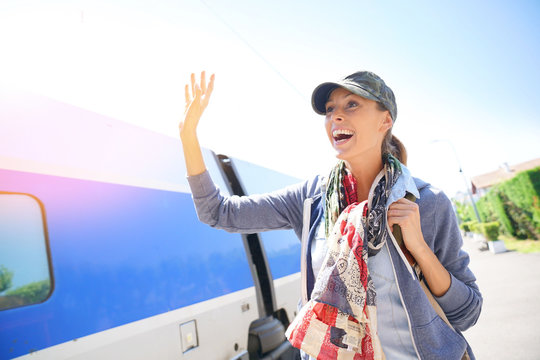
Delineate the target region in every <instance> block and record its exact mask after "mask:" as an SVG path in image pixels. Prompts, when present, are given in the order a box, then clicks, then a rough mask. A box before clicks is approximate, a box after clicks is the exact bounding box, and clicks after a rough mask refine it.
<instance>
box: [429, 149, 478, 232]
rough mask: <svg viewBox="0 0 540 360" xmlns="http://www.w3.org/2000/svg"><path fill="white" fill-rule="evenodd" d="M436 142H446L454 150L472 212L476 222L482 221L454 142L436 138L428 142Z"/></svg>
mask: <svg viewBox="0 0 540 360" xmlns="http://www.w3.org/2000/svg"><path fill="white" fill-rule="evenodd" d="M437 142H447V143H448V144H449V145H450V147H451V148H452V151H453V152H454V156H455V157H456V161H457V163H458V166H459V172H460V173H461V175H462V176H463V181H464V182H465V188H466V189H467V193H468V194H469V198H470V199H471V203H472V206H473V209H474V213H475V215H476V219H477V220H478V222H482V220H480V215H479V214H478V209H477V208H476V203H475V201H474V198H473V196H472V193H471V190H470V189H469V183H468V182H467V178H466V177H465V173H464V172H463V168H462V167H461V162H460V161H459V157H458V154H457V151H456V148H455V147H454V144H453V143H452V142H451V141H450V140H448V139H436V140H433V141H431V142H430V144H433V143H437Z"/></svg>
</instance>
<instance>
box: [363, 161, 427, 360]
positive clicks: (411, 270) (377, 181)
mask: <svg viewBox="0 0 540 360" xmlns="http://www.w3.org/2000/svg"><path fill="white" fill-rule="evenodd" d="M383 176H384V172H383V171H381V172H380V173H379V174H378V175H377V176H376V177H375V180H374V181H373V184H372V185H371V189H370V190H369V195H368V209H371V201H372V200H373V193H374V191H375V186H376V185H377V184H378V183H379V180H380V179H381V178H382V177H383ZM387 210H388V208H387ZM386 229H387V232H388V236H390V238H391V239H392V243H393V244H394V247H395V248H396V249H397V252H398V254H399V255H400V257H401V259H402V260H403V262H404V263H405V265H406V266H407V270H409V272H410V273H411V276H412V277H413V279H414V278H415V277H414V276H415V275H414V274H415V273H414V270H413V269H412V267H411V265H410V264H409V261H407V258H406V257H405V254H403V252H402V251H401V249H400V248H399V246H397V241H396V239H395V238H394V235H393V234H392V231H391V229H390V226H389V225H388V221H387V222H386ZM384 246H386V249H387V250H388V257H389V258H390V263H391V264H392V271H393V273H394V279H395V282H396V286H397V290H398V294H399V299H400V300H401V304H402V305H403V309H404V310H405V315H406V316H407V323H408V325H409V334H410V335H411V340H412V344H413V347H414V351H415V352H416V356H418V359H421V357H420V354H419V353H418V348H417V347H416V342H415V341H414V336H413V333H412V325H411V318H410V316H409V310H408V309H407V305H405V302H404V301H403V295H402V294H401V288H400V287H399V282H398V278H397V274H396V268H395V266H394V260H392V255H391V254H390V248H389V246H388V241H386V243H385V244H384Z"/></svg>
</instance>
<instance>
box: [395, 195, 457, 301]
mask: <svg viewBox="0 0 540 360" xmlns="http://www.w3.org/2000/svg"><path fill="white" fill-rule="evenodd" d="M394 224H398V225H399V226H400V227H401V232H402V234H403V242H404V244H405V247H406V248H407V250H409V252H410V253H411V255H412V256H413V257H414V259H415V260H416V262H417V263H418V266H420V269H421V270H422V274H424V278H425V279H426V282H427V284H428V286H429V289H430V290H431V293H432V294H433V295H434V296H442V295H444V294H445V293H446V292H447V291H448V289H449V288H450V284H451V278H450V274H449V273H448V271H447V270H446V269H445V268H444V266H443V265H442V264H441V262H440V261H439V259H437V256H435V254H434V253H433V251H431V249H430V248H429V246H428V245H427V243H426V241H425V240H424V235H423V234H422V228H421V225H420V211H419V207H418V204H416V203H414V202H412V201H410V200H407V199H405V198H402V199H400V200H398V201H396V202H394V203H393V204H391V205H390V207H389V208H388V225H390V228H392V226H393V225H394Z"/></svg>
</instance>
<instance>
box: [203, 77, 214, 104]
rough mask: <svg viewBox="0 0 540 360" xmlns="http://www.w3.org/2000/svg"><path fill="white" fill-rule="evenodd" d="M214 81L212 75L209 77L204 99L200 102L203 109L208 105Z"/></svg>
mask: <svg viewBox="0 0 540 360" xmlns="http://www.w3.org/2000/svg"><path fill="white" fill-rule="evenodd" d="M214 79H215V75H214V74H212V76H210V82H209V83H208V87H207V88H206V91H205V92H204V99H203V102H202V106H203V107H205V108H206V106H207V105H208V102H209V101H210V95H212V91H213V90H214Z"/></svg>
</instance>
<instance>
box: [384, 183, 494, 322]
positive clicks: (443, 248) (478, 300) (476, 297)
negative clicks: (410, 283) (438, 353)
mask: <svg viewBox="0 0 540 360" xmlns="http://www.w3.org/2000/svg"><path fill="white" fill-rule="evenodd" d="M419 201H421V202H422V203H423V204H424V205H423V208H422V209H423V210H422V209H419V208H418V209H419V210H421V212H422V222H421V223H422V224H423V225H424V226H423V228H424V230H425V231H427V232H428V233H422V230H421V229H420V230H418V229H419V228H418V224H417V223H415V222H416V220H414V221H412V219H420V215H419V214H416V210H410V209H412V207H409V211H408V212H407V213H408V214H409V216H407V217H408V218H409V220H408V221H405V220H404V219H399V221H400V222H401V223H408V224H409V230H411V229H414V231H412V236H411V231H409V232H408V233H405V232H404V231H403V229H402V232H403V240H404V242H405V244H406V246H407V248H408V249H409V246H411V248H412V249H413V251H415V252H416V254H413V256H414V257H415V259H416V261H417V262H418V264H419V265H420V268H421V269H422V272H423V274H424V277H425V278H426V282H427V284H428V286H429V287H430V290H431V291H432V293H433V295H434V296H435V299H436V300H437V302H438V303H439V305H440V306H441V308H442V309H443V310H444V312H445V314H446V316H447V317H448V320H449V321H450V322H451V323H452V325H453V326H454V328H456V329H457V330H460V331H464V330H466V329H468V328H469V327H471V326H472V325H474V324H475V323H476V321H477V320H478V317H479V316H480V312H481V308H482V302H483V301H482V295H481V294H480V291H479V289H478V286H477V285H476V278H475V276H474V274H473V273H472V271H471V270H470V269H469V266H468V265H469V255H468V254H467V253H466V252H465V251H463V250H462V249H461V246H462V245H463V240H462V239H461V234H460V232H459V228H458V225H457V221H456V217H455V214H454V212H453V209H452V204H451V202H450V200H449V199H448V198H447V197H446V195H445V194H444V193H443V192H435V193H430V192H429V191H426V192H425V193H424V194H422V195H421V198H420V199H419ZM394 204H395V203H394ZM415 205H416V204H415ZM390 207H391V208H392V209H393V210H396V208H400V207H401V206H399V207H398V206H392V205H391V206H390ZM401 211H403V210H401ZM401 214H402V215H403V212H401ZM395 216H396V215H395V213H394V211H392V212H391V213H390V214H389V216H388V219H389V224H392V223H397V222H396V219H395V218H394V217H395ZM391 219H392V220H391ZM411 224H415V225H414V226H411ZM406 226H407V225H406ZM418 231H420V233H421V234H422V235H421V239H422V240H427V241H424V243H425V244H426V245H427V247H428V248H429V249H430V251H429V252H428V251H427V250H425V248H424V245H423V244H421V243H420V241H419V238H420V235H418ZM424 236H426V238H424ZM411 240H412V241H411ZM407 241H408V242H409V243H408V244H407ZM419 243H420V244H419ZM422 249H424V250H422ZM409 251H410V252H411V253H412V252H413V251H411V250H410V249H409ZM423 251H424V252H423ZM433 257H435V259H437V261H436V262H435V261H434V259H433ZM426 264H427V265H426ZM440 267H442V269H443V270H444V271H443V270H441V269H440ZM433 269H435V270H433ZM439 276H442V279H441V278H439ZM446 276H448V277H446ZM445 287H446V290H445V291H443V292H442V294H441V293H436V291H438V290H440V289H441V288H443V289H444V288H445ZM434 288H435V289H434Z"/></svg>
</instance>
